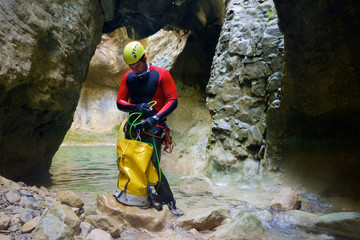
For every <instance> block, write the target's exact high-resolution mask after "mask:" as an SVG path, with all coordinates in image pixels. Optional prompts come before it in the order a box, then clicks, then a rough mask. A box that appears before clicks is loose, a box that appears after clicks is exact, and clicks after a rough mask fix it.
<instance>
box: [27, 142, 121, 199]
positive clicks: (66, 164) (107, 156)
mask: <svg viewBox="0 0 360 240" xmlns="http://www.w3.org/2000/svg"><path fill="white" fill-rule="evenodd" d="M49 173H50V174H49V175H48V176H45V177H43V178H41V179H39V180H37V182H34V183H33V184H36V185H42V186H45V187H47V188H49V189H55V188H56V189H59V190H72V191H75V192H76V193H78V194H79V195H80V197H82V199H83V200H84V202H85V204H90V205H95V202H96V195H97V194H98V193H114V192H115V189H116V185H117V175H118V168H117V165H116V148H115V146H81V147H79V146H61V147H60V148H59V150H58V151H57V152H56V154H55V155H54V157H53V160H52V165H51V168H50V170H49Z"/></svg>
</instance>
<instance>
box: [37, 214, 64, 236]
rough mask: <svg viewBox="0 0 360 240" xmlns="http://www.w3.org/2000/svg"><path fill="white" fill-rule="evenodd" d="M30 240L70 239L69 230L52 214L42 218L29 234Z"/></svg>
mask: <svg viewBox="0 0 360 240" xmlns="http://www.w3.org/2000/svg"><path fill="white" fill-rule="evenodd" d="M31 236H32V239H52V240H60V239H71V232H70V228H69V227H68V226H67V225H66V224H65V223H63V222H62V221H61V220H60V219H59V218H57V217H55V216H54V215H52V214H47V215H46V216H44V217H43V218H42V219H41V220H40V222H39V223H38V225H37V226H36V227H35V230H34V231H33V233H32V234H31Z"/></svg>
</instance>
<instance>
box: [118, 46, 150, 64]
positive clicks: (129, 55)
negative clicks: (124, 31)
mask: <svg viewBox="0 0 360 240" xmlns="http://www.w3.org/2000/svg"><path fill="white" fill-rule="evenodd" d="M145 52H146V50H145V48H144V46H143V45H141V43H139V42H138V41H133V42H130V43H128V44H126V46H125V48H124V52H123V55H124V61H125V63H126V64H127V65H129V64H133V63H136V62H137V61H139V60H140V59H141V57H142V56H143V55H144V54H145Z"/></svg>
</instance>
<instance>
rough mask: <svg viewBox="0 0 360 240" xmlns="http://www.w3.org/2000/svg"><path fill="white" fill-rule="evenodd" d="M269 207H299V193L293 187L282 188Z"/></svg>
mask: <svg viewBox="0 0 360 240" xmlns="http://www.w3.org/2000/svg"><path fill="white" fill-rule="evenodd" d="M271 207H272V208H273V209H277V210H295V209H299V207H300V200H299V195H298V194H297V192H296V191H295V190H294V189H293V188H284V189H282V190H281V191H280V193H279V194H278V195H276V197H275V198H274V199H273V200H272V201H271Z"/></svg>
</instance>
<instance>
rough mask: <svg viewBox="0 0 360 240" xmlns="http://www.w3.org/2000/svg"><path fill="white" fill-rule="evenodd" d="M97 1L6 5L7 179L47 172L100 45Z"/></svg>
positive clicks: (0, 21) (1, 101) (1, 92)
mask: <svg viewBox="0 0 360 240" xmlns="http://www.w3.org/2000/svg"><path fill="white" fill-rule="evenodd" d="M102 25H103V16H102V12H101V7H100V6H99V4H98V1H93V0H89V1H60V0H58V1H52V4H49V3H46V2H43V1H31V2H28V1H18V2H15V1H3V2H1V3H0V26H1V27H0V28H1V31H0V50H1V55H0V116H1V117H0V131H1V134H0V153H1V154H0V163H1V168H0V174H1V175H3V176H5V177H10V178H12V179H15V178H19V177H23V176H25V175H28V176H31V175H38V174H41V173H44V172H46V171H47V170H48V169H49V167H50V164H51V159H52V156H53V155H54V153H55V152H56V150H57V149H58V147H59V145H60V144H61V142H62V140H63V138H64V135H65V133H66V131H67V130H68V129H69V128H70V125H71V122H72V117H73V113H74V111H75V108H76V105H77V102H78V99H79V92H80V89H81V84H82V83H83V81H84V80H85V78H86V74H87V70H88V66H89V62H90V59H91V56H92V55H93V53H94V51H95V47H96V45H97V44H98V43H99V42H100V37H101V28H102Z"/></svg>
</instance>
